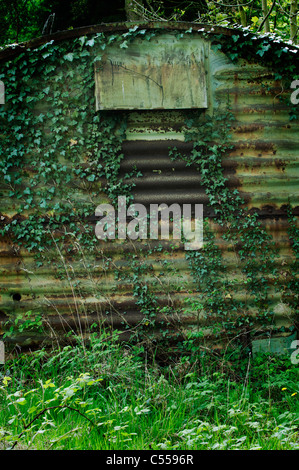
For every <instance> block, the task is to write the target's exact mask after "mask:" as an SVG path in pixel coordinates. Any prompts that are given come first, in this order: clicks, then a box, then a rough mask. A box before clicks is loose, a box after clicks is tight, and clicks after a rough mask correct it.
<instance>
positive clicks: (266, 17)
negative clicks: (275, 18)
mask: <svg viewBox="0 0 299 470" xmlns="http://www.w3.org/2000/svg"><path fill="white" fill-rule="evenodd" d="M275 3H276V0H273V3H272V5H271V8H270V10H269V11H268V13H267V15H266V16H265V18H264V19H263V21H262V22H261V24H260V26H259V28H258V30H257V33H259V32H260V31H261V29H262V27H263V26H264V24H265V22H266V21H267V19H268V18H269V16H270V15H271V13H272V11H273V8H274V6H275Z"/></svg>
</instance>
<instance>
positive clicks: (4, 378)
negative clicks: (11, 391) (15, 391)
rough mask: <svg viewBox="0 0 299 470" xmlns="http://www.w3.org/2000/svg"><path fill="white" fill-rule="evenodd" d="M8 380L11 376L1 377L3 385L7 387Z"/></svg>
mask: <svg viewBox="0 0 299 470" xmlns="http://www.w3.org/2000/svg"><path fill="white" fill-rule="evenodd" d="M9 380H11V377H7V376H5V377H3V385H4V386H5V387H7V385H8V382H9Z"/></svg>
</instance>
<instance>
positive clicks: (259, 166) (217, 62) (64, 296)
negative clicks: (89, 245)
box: [0, 32, 299, 343]
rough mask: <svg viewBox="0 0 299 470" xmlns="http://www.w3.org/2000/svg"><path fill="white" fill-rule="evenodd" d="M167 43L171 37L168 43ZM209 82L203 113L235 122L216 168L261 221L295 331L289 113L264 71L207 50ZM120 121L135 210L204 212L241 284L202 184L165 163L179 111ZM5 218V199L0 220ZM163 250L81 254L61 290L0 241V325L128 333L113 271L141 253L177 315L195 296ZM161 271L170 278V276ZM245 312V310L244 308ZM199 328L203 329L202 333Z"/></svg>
mask: <svg viewBox="0 0 299 470" xmlns="http://www.w3.org/2000/svg"><path fill="white" fill-rule="evenodd" d="M73 34H74V33H73ZM167 38H169V32H167V35H166V39H165V40H167ZM189 40H190V41H192V38H191V37H190V38H189ZM208 77H209V78H208V80H209V100H210V102H209V109H208V111H207V113H210V112H212V110H213V109H214V110H215V109H224V108H225V106H226V103H227V101H228V100H229V103H230V107H231V111H232V113H233V114H234V115H235V118H236V122H235V124H234V127H233V133H232V135H233V144H234V149H233V150H232V151H231V152H230V154H229V155H227V156H226V157H225V159H224V160H223V168H224V174H225V176H226V177H227V178H228V185H229V186H230V187H231V188H237V189H239V191H240V193H241V195H242V196H243V197H244V198H245V200H246V203H247V205H248V208H252V209H256V210H257V211H258V213H259V214H260V217H261V221H262V223H263V225H264V226H265V227H266V228H267V230H269V232H270V233H271V234H272V236H273V238H274V240H275V242H276V244H277V247H278V248H279V252H280V257H279V258H277V263H278V268H279V269H278V270H279V273H280V274H279V276H280V283H281V289H280V291H278V292H277V291H274V290H273V292H272V294H271V295H270V302H273V306H274V311H275V313H276V321H277V325H278V326H282V325H284V326H286V327H288V326H290V325H291V324H293V322H294V311H291V309H290V307H289V306H288V305H287V304H286V303H284V301H283V299H282V297H281V294H282V292H283V283H284V278H285V272H286V271H287V267H288V266H289V264H290V263H292V262H293V259H294V257H293V253H292V250H291V247H290V241H289V238H288V235H287V226H288V223H287V216H286V205H287V204H289V203H290V204H291V206H292V207H293V209H294V213H297V214H298V212H299V204H298V183H297V181H298V171H299V166H298V165H299V158H298V157H299V132H298V130H299V125H298V122H296V121H290V120H289V114H288V109H287V107H286V106H285V105H283V104H282V102H281V101H280V100H279V94H280V93H281V88H280V84H279V82H277V81H276V80H275V79H274V72H272V71H271V70H269V69H267V68H266V67H263V66H262V65H261V64H258V63H256V64H252V63H251V64H249V63H247V62H246V61H245V60H243V61H242V60H240V61H239V62H238V63H237V64H232V63H231V62H230V61H229V59H228V58H227V57H226V56H225V55H224V54H223V53H222V52H220V51H217V52H215V51H213V50H212V49H211V50H210V58H209V70H208ZM127 117H128V128H127V132H126V138H127V140H126V141H125V142H124V144H123V152H124V155H125V158H124V160H123V162H122V167H121V168H122V172H123V173H126V172H127V171H128V170H130V169H132V168H133V167H134V166H136V167H137V169H138V170H140V171H141V172H142V174H143V176H142V178H137V179H136V180H135V181H134V182H135V185H136V186H135V188H134V199H135V202H140V203H143V204H145V205H148V204H150V203H162V202H164V203H167V204H170V203H173V202H179V203H180V204H182V203H192V204H194V203H202V204H204V214H205V215H206V216H208V217H210V222H211V226H212V227H213V229H214V232H215V234H216V240H217V242H218V244H219V246H220V247H221V249H222V250H223V262H224V263H225V264H226V265H227V267H228V275H229V276H231V277H235V278H236V279H238V278H241V274H240V272H239V267H238V263H237V261H236V258H235V255H234V253H232V252H231V251H230V250H228V247H227V246H226V245H225V244H224V243H223V241H222V240H221V230H220V228H219V227H218V226H216V225H215V224H213V211H212V209H211V208H210V207H209V206H208V197H207V195H206V192H205V189H204V187H203V186H202V184H201V176H200V174H199V173H198V172H197V171H195V170H194V169H192V168H191V167H187V166H186V164H185V163H184V162H183V161H172V160H171V159H170V157H169V147H171V146H176V147H177V148H178V149H179V150H182V151H184V152H190V151H191V148H192V145H191V144H189V143H185V142H184V122H185V118H186V111H184V110H180V111H178V110H156V111H140V112H138V111H128V114H127ZM4 194H5V193H4ZM11 209H12V208H11V207H9V206H8V205H7V201H6V200H5V199H3V201H2V204H1V212H2V217H3V214H4V215H5V214H6V215H7V214H8V213H9V212H11ZM9 215H11V213H10V214H9ZM161 243H162V246H164V248H163V249H162V251H161V252H160V253H159V255H157V253H154V254H153V255H151V254H150V247H151V244H150V242H147V241H144V242H142V243H140V244H138V243H135V248H133V247H132V245H131V244H130V243H129V242H127V243H125V244H124V243H121V242H117V243H113V244H103V246H102V245H101V246H99V251H98V252H97V253H95V255H94V257H93V258H91V257H88V258H86V257H85V256H84V254H83V253H82V254H80V256H79V258H75V257H72V256H69V258H67V257H66V258H65V259H64V262H62V269H64V270H65V273H66V277H67V276H68V275H69V280H67V279H65V280H61V279H60V280H58V279H57V278H55V272H53V270H54V266H51V265H47V266H44V267H41V268H39V269H38V270H36V267H35V263H34V260H33V254H30V253H27V252H24V251H23V250H20V251H19V250H18V249H17V248H16V246H15V245H14V244H12V243H11V241H10V240H9V239H6V240H2V241H1V252H0V253H1V257H0V263H1V275H0V290H1V309H0V310H1V312H0V322H1V321H2V322H4V321H5V320H6V319H7V315H9V314H11V313H12V314H15V313H17V312H19V311H21V312H26V311H28V310H34V311H42V312H43V313H45V319H46V322H49V323H48V327H49V329H50V330H51V329H55V330H60V331H63V330H65V331H68V329H69V328H70V327H77V328H78V327H79V325H80V328H83V329H84V328H85V327H86V326H87V325H89V326H90V325H91V324H92V323H94V322H97V321H102V320H103V318H104V320H105V322H106V323H108V324H112V325H113V326H114V327H117V328H125V324H126V323H129V324H130V326H133V327H134V326H135V325H136V324H138V322H139V321H140V320H141V319H142V315H141V314H140V312H139V311H138V307H137V306H136V299H134V298H133V296H132V289H133V286H132V285H131V284H128V281H125V280H124V281H122V280H116V279H115V275H114V268H113V265H117V266H121V267H122V268H126V269H128V270H130V269H131V267H132V266H131V263H132V253H134V250H135V252H136V253H137V251H138V250H139V248H140V247H142V249H143V250H144V253H145V254H146V260H145V262H146V263H149V264H151V263H152V265H153V268H154V270H153V271H148V273H146V274H145V277H144V278H145V279H146V280H147V282H148V284H149V285H150V286H151V288H152V290H153V292H155V293H156V294H157V296H158V298H159V300H160V303H161V305H176V303H177V305H181V304H182V302H183V300H184V299H185V298H187V297H188V296H189V295H190V291H192V290H195V286H194V284H193V281H192V276H191V275H190V272H189V269H188V264H187V262H186V259H185V252H184V250H183V249H182V247H181V245H179V244H178V245H177V246H176V247H175V248H170V245H171V243H170V242H161ZM118 248H121V249H118ZM167 248H168V249H167ZM164 250H165V251H164ZM166 251H167V252H168V253H170V254H166ZM125 253H128V255H129V256H128V257H126V256H125ZM57 256H59V254H57ZM106 257H107V258H109V260H108V261H107V258H106ZM111 260H112V261H111ZM167 262H169V263H170V265H171V270H168V269H167ZM55 269H56V268H55ZM163 270H164V271H165V275H164V277H163V278H162V277H161V276H160V274H161V272H162V271H163ZM70 279H72V280H70ZM75 279H79V280H80V285H78V286H76V284H75V282H74V280H75ZM238 289H239V290H238ZM235 296H236V298H242V296H243V297H244V296H247V293H246V292H244V291H243V289H242V287H241V283H240V284H239V285H238V283H237V284H236V292H235ZM248 306H249V309H250V301H249V302H248ZM196 316H197V315H196V312H195V314H194V315H192V314H185V315H184V317H183V318H181V321H182V322H183V324H185V325H189V324H190V325H191V324H194V322H195V319H196ZM204 322H205V320H204V319H203V320H202V324H204ZM18 341H19V342H25V343H26V341H27V342H28V343H32V341H33V340H32V338H29V339H28V337H27V338H26V337H24V338H21V337H19V338H18Z"/></svg>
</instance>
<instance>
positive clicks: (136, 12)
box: [125, 0, 144, 21]
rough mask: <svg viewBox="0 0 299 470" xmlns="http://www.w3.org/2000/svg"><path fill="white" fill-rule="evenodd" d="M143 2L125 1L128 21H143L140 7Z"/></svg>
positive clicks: (135, 0) (139, 0)
mask: <svg viewBox="0 0 299 470" xmlns="http://www.w3.org/2000/svg"><path fill="white" fill-rule="evenodd" d="M143 6H144V5H143V0H125V10H126V16H127V20H128V21H141V20H143V19H144V18H143V15H142V7H143Z"/></svg>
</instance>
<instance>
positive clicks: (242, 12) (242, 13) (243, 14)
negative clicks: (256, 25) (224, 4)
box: [238, 2, 247, 28]
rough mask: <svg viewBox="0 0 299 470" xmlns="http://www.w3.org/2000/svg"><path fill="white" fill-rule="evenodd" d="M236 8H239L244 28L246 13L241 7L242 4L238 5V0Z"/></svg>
mask: <svg viewBox="0 0 299 470" xmlns="http://www.w3.org/2000/svg"><path fill="white" fill-rule="evenodd" d="M238 8H239V13H240V19H241V25H242V26H244V28H246V26H247V20H246V13H245V11H244V8H243V7H242V5H240V3H239V2H238Z"/></svg>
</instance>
